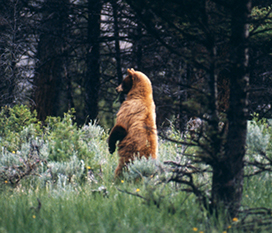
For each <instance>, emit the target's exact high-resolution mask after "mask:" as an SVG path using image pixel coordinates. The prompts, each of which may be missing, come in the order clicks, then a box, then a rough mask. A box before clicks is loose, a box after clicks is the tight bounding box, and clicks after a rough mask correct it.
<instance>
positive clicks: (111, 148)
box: [109, 145, 116, 154]
mask: <svg viewBox="0 0 272 233" xmlns="http://www.w3.org/2000/svg"><path fill="white" fill-rule="evenodd" d="M115 149H116V146H115V145H111V146H109V152H110V153H111V154H113V152H114V151H115Z"/></svg>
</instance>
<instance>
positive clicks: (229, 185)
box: [212, 0, 251, 217]
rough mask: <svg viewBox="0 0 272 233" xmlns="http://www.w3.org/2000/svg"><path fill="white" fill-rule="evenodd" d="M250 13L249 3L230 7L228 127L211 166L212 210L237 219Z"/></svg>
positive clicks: (242, 170)
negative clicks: (222, 146) (223, 143)
mask: <svg viewBox="0 0 272 233" xmlns="http://www.w3.org/2000/svg"><path fill="white" fill-rule="evenodd" d="M250 10H251V1H250V0H241V1H238V2H237V1H236V2H235V3H233V4H232V7H231V17H232V22H231V38H230V45H231V52H230V61H231V64H230V65H231V66H230V75H229V81H230V99H229V110H228V113H227V119H228V127H227V135H226V143H225V147H224V151H223V152H222V153H221V155H219V156H218V159H217V161H215V162H214V164H213V165H212V166H213V180H212V209H216V210H218V209H219V208H226V210H227V212H228V213H229V214H230V216H231V217H235V216H236V215H237V212H238V209H239V207H240V204H241V199H242V193H243V175H244V161H243V159H244V155H245V146H246V134H247V107H248V106H247V99H248V95H247V89H248V85H249V78H248V74H247V66H248V48H247V37H248V17H249V15H250Z"/></svg>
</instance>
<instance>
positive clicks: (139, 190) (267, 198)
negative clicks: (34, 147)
mask: <svg viewBox="0 0 272 233" xmlns="http://www.w3.org/2000/svg"><path fill="white" fill-rule="evenodd" d="M97 185H98V184H96V187H94V186H95V185H92V184H89V183H86V184H84V185H82V186H78V187H77V188H71V187H70V188H69V187H66V188H65V189H62V190H57V189H53V190H48V189H46V188H43V189H40V188H35V189H34V188H33V187H31V185H25V186H24V187H18V188H15V189H14V188H11V187H9V186H6V187H5V188H4V189H3V190H2V191H1V193H0V209H1V210H2V211H1V213H0V232H1V233H2V232H9V233H10V232H20V233H22V232H28V233H30V232H56V233H57V232H65V233H67V232H78V233H79V232H82V233H83V232H118V233H120V232H126V233H129V232H167V233H170V232H199V233H201V232H222V233H223V232H239V231H236V230H235V224H236V223H235V222H233V224H232V225H228V223H227V221H225V220H224V219H221V220H216V219H215V218H209V219H208V218H207V216H206V215H205V211H204V212H203V211H201V210H200V206H199V204H198V202H197V200H196V199H195V197H194V196H193V195H190V194H186V193H184V192H177V191H175V187H174V185H171V184H170V185H166V186H165V187H164V188H163V189H161V190H158V192H159V194H158V195H162V196H164V197H165V198H164V199H162V201H161V203H160V207H159V208H158V207H157V206H156V205H154V204H153V203H149V204H148V203H147V202H146V201H144V200H143V199H142V198H139V197H137V196H134V195H129V194H127V193H123V192H120V191H118V189H120V190H127V191H129V192H131V193H134V194H139V195H143V196H145V197H146V196H148V195H147V194H148V187H147V186H146V184H145V183H144V182H136V183H133V182H127V181H124V182H123V183H121V182H120V183H118V184H113V183H112V182H103V183H102V185H103V186H104V187H106V188H107V195H103V192H99V191H98V190H99V187H98V186H97ZM100 185H101V184H100ZM117 188H118V189H117ZM244 189H245V191H244V198H243V207H244V208H248V207H250V208H254V207H260V206H264V207H267V208H271V207H272V204H271V203H272V194H271V193H272V188H271V178H270V177H267V176H264V177H254V178H252V179H251V180H250V181H246V182H245V186H244ZM95 191H97V192H95ZM38 200H39V201H40V203H41V207H40V208H39V207H38V206H39V205H38ZM229 226H231V227H232V228H229V229H228V227H229ZM261 232H265V231H261Z"/></svg>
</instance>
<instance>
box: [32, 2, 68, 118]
mask: <svg viewBox="0 0 272 233" xmlns="http://www.w3.org/2000/svg"><path fill="white" fill-rule="evenodd" d="M68 5H69V1H68V0H62V1H57V0H47V1H45V2H44V4H43V8H42V9H41V10H42V14H43V16H42V17H43V18H42V22H41V27H40V30H41V34H40V36H39V37H40V39H39V44H38V49H37V58H38V60H39V66H37V68H36V76H35V78H34V86H35V87H34V91H33V94H32V95H33V100H34V102H35V106H34V108H35V109H36V111H37V117H38V119H39V120H41V121H44V120H45V119H46V117H47V116H56V115H58V111H59V95H60V92H61V78H62V71H63V59H62V57H61V56H62V54H63V50H64V47H65V42H64V38H63V35H64V31H65V27H66V24H67V19H68V8H67V6H68Z"/></svg>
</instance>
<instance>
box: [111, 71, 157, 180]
mask: <svg viewBox="0 0 272 233" xmlns="http://www.w3.org/2000/svg"><path fill="white" fill-rule="evenodd" d="M127 72H128V76H127V77H126V78H125V79H124V80H123V82H122V83H121V84H120V85H119V86H118V87H117V88H116V90H117V92H123V93H124V94H127V98H126V100H125V101H124V102H123V103H122V105H121V107H120V110H119V112H118V113H117V119H116V124H115V126H114V127H113V129H112V130H111V132H110V136H109V139H108V143H109V151H110V153H111V154H112V153H113V152H114V151H115V148H116V142H117V141H119V143H118V154H119V163H118V166H117V168H116V170H115V177H118V176H119V175H120V174H121V173H122V168H123V167H124V166H126V164H128V163H129V162H130V161H133V159H134V157H139V158H141V157H142V156H145V157H146V158H149V157H150V156H151V158H153V159H155V158H156V157H157V150H158V149H157V148H158V137H157V127H156V113H155V104H154V101H153V94H152V86H151V82H150V80H149V79H148V77H147V76H146V75H144V74H143V73H142V72H139V71H134V70H133V69H128V70H127Z"/></svg>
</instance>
